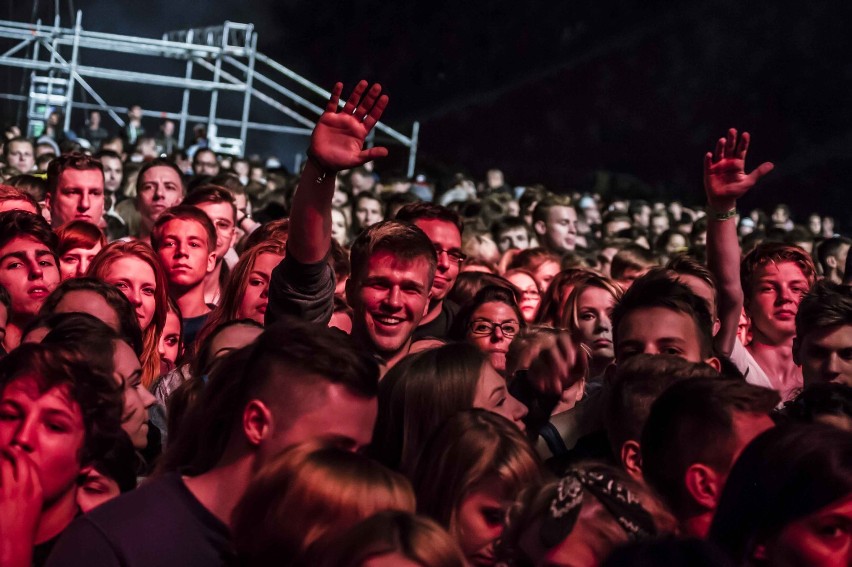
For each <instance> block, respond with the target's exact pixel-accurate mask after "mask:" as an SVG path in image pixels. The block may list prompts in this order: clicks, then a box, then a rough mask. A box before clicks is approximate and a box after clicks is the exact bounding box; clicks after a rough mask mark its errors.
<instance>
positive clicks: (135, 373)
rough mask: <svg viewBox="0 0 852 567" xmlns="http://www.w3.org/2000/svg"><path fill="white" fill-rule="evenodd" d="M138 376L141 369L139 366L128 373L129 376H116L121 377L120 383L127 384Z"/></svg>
mask: <svg viewBox="0 0 852 567" xmlns="http://www.w3.org/2000/svg"><path fill="white" fill-rule="evenodd" d="M140 376H142V369H141V368H140V369H138V370H134V371H133V372H131V373H130V375H129V376H122V375H121V374H119V375H118V377H119V378H121V383H122V384H127V383H129V382H133V381H134V380H135V379H136V378H137V377H140Z"/></svg>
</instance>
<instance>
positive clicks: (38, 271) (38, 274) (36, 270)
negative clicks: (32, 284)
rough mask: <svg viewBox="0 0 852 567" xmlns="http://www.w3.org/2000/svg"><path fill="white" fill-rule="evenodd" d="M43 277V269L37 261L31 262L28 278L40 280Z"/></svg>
mask: <svg viewBox="0 0 852 567" xmlns="http://www.w3.org/2000/svg"><path fill="white" fill-rule="evenodd" d="M43 277H44V270H43V269H42V267H41V266H40V265H39V263H38V261H35V262H33V263H32V264H31V265H30V274H29V279H30V280H31V281H32V280H40V279H42V278H43Z"/></svg>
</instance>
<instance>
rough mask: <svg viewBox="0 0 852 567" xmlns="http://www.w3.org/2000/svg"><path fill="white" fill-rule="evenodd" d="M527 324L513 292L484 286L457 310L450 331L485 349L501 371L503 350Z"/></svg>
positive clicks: (504, 365)
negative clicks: (457, 312) (466, 303)
mask: <svg viewBox="0 0 852 567" xmlns="http://www.w3.org/2000/svg"><path fill="white" fill-rule="evenodd" d="M525 326H526V323H525V321H524V317H523V315H522V314H521V310H520V308H519V307H518V304H517V303H516V302H515V296H514V294H513V293H512V292H511V291H509V290H507V289H506V288H503V287H497V286H486V287H484V288H482V289H481V290H479V292H478V293H477V294H476V295H475V296H474V297H473V300H472V301H471V302H470V303H469V304H468V305H466V306H465V307H464V308H463V309H462V310H461V311H460V312H459V317H458V320H457V321H456V324H455V326H454V328H453V333H452V335H453V336H454V337H455V338H456V339H457V340H464V341H467V342H469V343H472V344H473V345H476V347H477V348H478V349H479V350H481V351H482V352H484V353H485V354H486V355H487V356H488V359H489V361H490V362H491V365H492V366H493V367H494V369H495V370H497V372H499V373H500V374H505V372H506V353H507V352H509V345H510V344H511V343H512V339H514V338H515V335H517V334H518V331H520V330H521V329H522V328H523V327H525Z"/></svg>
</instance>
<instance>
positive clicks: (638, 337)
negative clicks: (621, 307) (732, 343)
mask: <svg viewBox="0 0 852 567" xmlns="http://www.w3.org/2000/svg"><path fill="white" fill-rule="evenodd" d="M615 331H616V332H615V337H616V343H615V360H616V361H617V362H619V363H622V362H624V361H625V360H627V359H628V358H630V357H631V356H634V355H637V354H670V355H673V356H679V357H681V358H683V359H685V360H688V361H690V362H703V361H704V358H703V357H702V355H701V341H700V337H699V331H698V329H697V328H696V325H695V321H693V319H692V317H690V316H689V315H687V314H686V313H681V312H679V311H673V310H672V309H667V308H665V307H644V308H639V309H634V310H633V311H631V312H629V313H627V315H625V316H624V318H622V320H621V321H620V322H619V326H618V329H615Z"/></svg>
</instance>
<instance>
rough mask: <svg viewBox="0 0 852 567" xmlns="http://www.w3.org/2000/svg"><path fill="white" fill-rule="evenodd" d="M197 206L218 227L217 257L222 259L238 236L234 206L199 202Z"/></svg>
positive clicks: (219, 259)
mask: <svg viewBox="0 0 852 567" xmlns="http://www.w3.org/2000/svg"><path fill="white" fill-rule="evenodd" d="M195 206H196V207H197V208H199V209H201V210H202V211H204V212H205V213H207V216H208V217H210V220H211V222H213V226H215V227H216V259H217V260H218V261H221V259H222V258H224V257H225V253H226V252H228V249H229V248H230V247H231V246H233V245H234V239H235V238H236V232H235V231H234V229H235V228H236V219H235V218H234V207H232V206H231V204H230V203H199V204H197V205H195Z"/></svg>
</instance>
